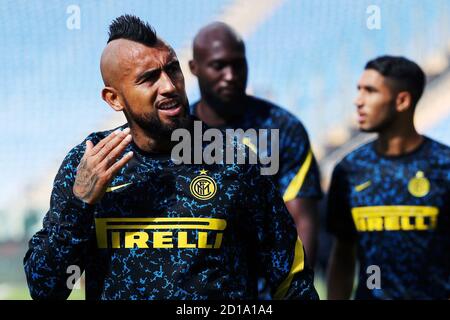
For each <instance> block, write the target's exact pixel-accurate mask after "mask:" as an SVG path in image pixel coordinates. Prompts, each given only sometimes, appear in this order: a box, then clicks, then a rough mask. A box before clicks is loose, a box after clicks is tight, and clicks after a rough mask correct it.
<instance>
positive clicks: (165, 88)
mask: <svg viewBox="0 0 450 320" xmlns="http://www.w3.org/2000/svg"><path fill="white" fill-rule="evenodd" d="M159 82H160V87H159V91H160V93H161V94H162V95H165V94H171V93H174V92H175V91H176V87H175V84H174V83H173V81H172V79H171V78H170V77H169V76H168V75H167V73H165V72H164V71H163V72H161V77H160V79H159Z"/></svg>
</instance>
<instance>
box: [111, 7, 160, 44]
mask: <svg viewBox="0 0 450 320" xmlns="http://www.w3.org/2000/svg"><path fill="white" fill-rule="evenodd" d="M116 39H128V40H131V41H135V42H138V43H141V44H143V45H146V46H149V47H153V46H154V45H155V44H156V43H157V42H158V37H157V36H156V31H155V29H153V27H152V26H150V25H149V24H148V23H146V22H143V21H142V20H141V19H139V18H138V17H136V16H133V15H130V14H125V15H122V16H120V17H118V18H116V19H114V20H113V22H112V23H111V24H110V26H109V39H108V43H110V42H111V41H113V40H116Z"/></svg>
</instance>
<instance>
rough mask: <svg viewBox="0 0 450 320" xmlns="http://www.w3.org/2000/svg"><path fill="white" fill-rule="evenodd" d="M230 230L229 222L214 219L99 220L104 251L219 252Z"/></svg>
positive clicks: (99, 232)
mask: <svg viewBox="0 0 450 320" xmlns="http://www.w3.org/2000/svg"><path fill="white" fill-rule="evenodd" d="M226 227H227V222H226V220H224V219H214V218H96V219H95V228H96V234H97V245H98V247H99V248H100V249H105V248H112V249H120V248H129V249H131V248H141V249H150V248H154V249H162V248H166V249H170V248H179V249H187V248H199V249H219V248H220V246H221V245H222V238H223V231H224V230H225V228H226Z"/></svg>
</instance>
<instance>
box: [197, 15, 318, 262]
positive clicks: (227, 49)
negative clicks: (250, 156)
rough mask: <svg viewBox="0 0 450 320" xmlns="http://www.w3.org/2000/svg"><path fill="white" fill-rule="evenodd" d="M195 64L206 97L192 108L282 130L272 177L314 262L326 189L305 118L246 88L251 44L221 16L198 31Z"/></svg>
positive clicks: (219, 123) (214, 117)
mask: <svg viewBox="0 0 450 320" xmlns="http://www.w3.org/2000/svg"><path fill="white" fill-rule="evenodd" d="M189 66H190V69H191V72H192V73H193V74H194V75H195V76H196V77H197V78H198V84H199V88H200V93H201V99H200V101H198V102H196V103H194V104H193V105H192V106H191V113H192V114H194V115H195V116H197V117H198V118H200V119H201V120H202V121H204V122H205V123H206V124H208V125H209V126H212V127H218V128H233V129H237V128H241V129H243V130H247V129H250V128H254V129H256V130H258V129H279V130H280V131H279V135H280V140H279V170H278V172H277V173H276V174H275V175H274V176H272V178H273V181H274V183H275V184H276V185H277V187H278V189H279V192H280V193H281V195H282V196H283V200H284V201H285V203H286V206H287V208H288V210H289V212H290V214H291V215H292V217H293V219H294V221H295V224H296V227H297V232H298V234H299V236H300V238H301V240H302V242H303V245H304V247H305V250H306V254H307V256H308V260H309V262H310V263H311V265H314V261H315V256H316V247H317V234H318V230H317V229H318V228H317V220H318V212H317V211H318V209H317V201H318V200H319V199H320V198H321V197H322V191H321V187H320V177H319V170H318V167H317V164H316V161H315V159H314V155H313V152H312V150H311V145H310V143H309V138H308V134H307V132H306V130H305V128H304V127H303V125H302V123H301V122H300V121H299V120H298V119H297V118H296V117H295V116H294V115H293V114H291V113H289V112H288V111H286V110H285V109H283V108H281V107H279V106H276V105H274V104H273V103H271V102H268V101H265V100H262V99H259V98H255V97H252V96H249V95H247V94H246V85H247V74H248V67H247V59H246V55H245V45H244V42H243V41H242V39H241V37H240V36H239V35H238V34H237V33H236V32H235V31H234V30H233V29H232V28H231V27H230V26H228V25H227V24H225V23H221V22H215V23H212V24H209V25H207V26H205V27H204V28H202V29H201V30H200V31H199V32H198V34H197V35H196V36H195V39H194V44H193V60H191V61H190V62H189ZM244 143H246V142H245V141H244ZM269 145H270V144H269ZM254 147H256V146H254ZM268 150H270V147H269V148H268Z"/></svg>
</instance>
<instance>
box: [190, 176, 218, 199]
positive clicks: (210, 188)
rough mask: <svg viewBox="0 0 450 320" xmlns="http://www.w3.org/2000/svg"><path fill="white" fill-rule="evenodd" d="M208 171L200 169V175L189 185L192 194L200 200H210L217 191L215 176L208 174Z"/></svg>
mask: <svg viewBox="0 0 450 320" xmlns="http://www.w3.org/2000/svg"><path fill="white" fill-rule="evenodd" d="M207 172H208V171H206V170H200V175H199V176H197V177H195V178H194V179H193V180H192V182H191V184H190V185H189V189H190V191H191V193H192V195H193V196H194V197H196V198H197V199H199V200H209V199H211V198H212V197H214V195H215V194H216V192H217V184H216V182H215V181H214V179H213V178H211V177H210V176H208V175H206V173H207Z"/></svg>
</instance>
